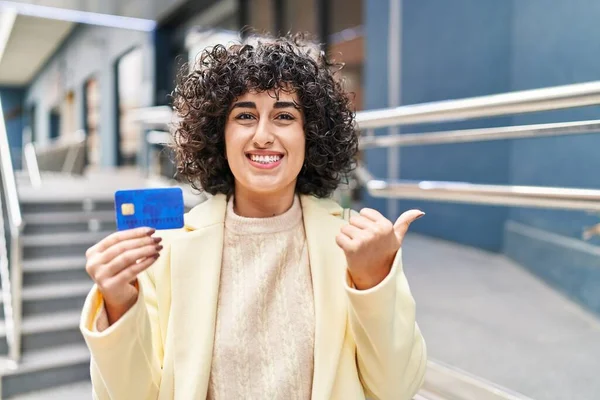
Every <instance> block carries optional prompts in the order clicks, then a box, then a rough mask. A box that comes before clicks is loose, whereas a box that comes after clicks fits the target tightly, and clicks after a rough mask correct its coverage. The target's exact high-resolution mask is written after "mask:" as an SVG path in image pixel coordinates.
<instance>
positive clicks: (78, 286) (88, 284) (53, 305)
mask: <svg viewBox="0 0 600 400" xmlns="http://www.w3.org/2000/svg"><path fill="white" fill-rule="evenodd" d="M92 286H93V283H92V280H91V279H89V278H88V279H85V280H78V281H74V282H64V283H60V282H59V283H45V284H39V285H32V286H27V287H24V288H23V316H24V317H28V316H32V315H40V314H42V315H43V314H48V313H53V312H62V311H81V309H82V307H83V303H84V301H85V297H86V296H87V294H88V293H89V291H90V290H91V288H92ZM2 305H3V302H2V300H1V299H0V306H2ZM0 317H1V318H4V308H3V307H0Z"/></svg>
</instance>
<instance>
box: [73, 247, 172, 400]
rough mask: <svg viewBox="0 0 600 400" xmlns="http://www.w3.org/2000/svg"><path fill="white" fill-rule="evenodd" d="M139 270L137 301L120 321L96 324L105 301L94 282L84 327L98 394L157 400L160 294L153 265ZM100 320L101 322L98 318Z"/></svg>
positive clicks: (107, 398) (101, 399)
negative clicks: (158, 293) (158, 295)
mask: <svg viewBox="0 0 600 400" xmlns="http://www.w3.org/2000/svg"><path fill="white" fill-rule="evenodd" d="M167 259H168V257H166V255H164V254H163V255H161V257H160V258H159V259H158V260H157V262H156V263H155V264H154V265H153V266H152V267H151V268H149V269H148V270H146V271H145V272H143V273H141V274H140V275H139V276H138V283H139V295H138V299H137V302H136V303H135V304H134V306H133V307H132V308H131V309H130V310H129V311H127V312H126V313H125V314H124V315H123V316H122V317H121V318H120V319H119V320H118V321H117V322H115V323H114V324H113V325H111V326H109V327H107V328H106V329H98V326H97V325H96V324H98V322H99V320H101V319H102V316H101V314H104V313H105V311H104V302H103V299H102V295H101V293H100V291H99V290H98V288H97V287H96V286H94V287H93V288H92V291H91V292H90V294H89V295H88V296H87V299H86V301H85V304H84V308H83V312H82V316H81V321H80V329H81V332H82V333H83V337H84V339H85V341H86V343H87V346H88V348H89V350H90V353H91V362H90V372H91V378H92V387H93V397H94V399H95V400H130V399H133V398H135V399H140V400H156V399H157V398H158V393H159V388H160V383H161V377H162V360H163V340H162V337H161V333H160V326H159V319H158V299H157V294H156V293H157V292H156V285H155V280H154V277H153V275H152V269H154V268H155V266H157V264H159V262H166V261H165V260H167ZM99 325H100V324H99Z"/></svg>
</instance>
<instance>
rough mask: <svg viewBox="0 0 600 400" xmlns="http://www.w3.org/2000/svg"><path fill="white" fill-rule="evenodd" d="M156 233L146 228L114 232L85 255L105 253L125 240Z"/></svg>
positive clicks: (154, 230)
mask: <svg viewBox="0 0 600 400" xmlns="http://www.w3.org/2000/svg"><path fill="white" fill-rule="evenodd" d="M154 232H156V229H154V228H145V227H143V228H135V229H128V230H125V231H119V232H114V233H112V234H110V235H108V236H107V237H105V238H104V239H102V240H101V241H100V242H98V243H97V244H95V245H94V246H92V247H90V248H89V249H88V250H87V251H86V253H85V255H86V257H89V256H90V255H91V254H94V253H99V252H103V251H104V250H106V249H108V248H109V247H111V246H114V245H115V244H117V243H119V242H122V241H124V240H129V239H136V238H141V237H144V236H150V235H152V234H154Z"/></svg>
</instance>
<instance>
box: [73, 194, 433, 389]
mask: <svg viewBox="0 0 600 400" xmlns="http://www.w3.org/2000/svg"><path fill="white" fill-rule="evenodd" d="M301 204H302V212H303V218H304V226H305V230H306V240H307V245H308V253H309V260H310V267H311V273H312V280H313V291H314V301H315V314H316V315H315V321H316V322H315V323H316V326H315V348H314V378H313V387H312V399H313V400H328V399H338V400H359V399H361V400H364V399H365V398H367V397H368V398H370V399H384V400H403V399H410V398H412V396H413V395H414V394H415V393H416V392H417V390H418V389H419V387H420V386H421V384H422V382H423V377H424V374H425V367H426V351H425V343H424V341H423V338H422V336H421V333H420V331H419V328H418V326H417V325H416V323H415V303H414V300H413V298H412V296H411V293H410V290H409V287H408V283H407V281H406V277H405V275H404V272H403V270H402V262H401V255H400V252H398V255H397V256H396V260H395V261H394V265H393V267H392V270H391V272H390V274H389V275H388V276H387V277H386V279H385V280H384V281H383V282H381V283H380V284H379V285H378V286H376V287H375V288H372V289H369V290H366V291H358V290H355V289H353V288H351V287H349V286H348V285H349V284H348V281H347V278H346V259H345V256H344V253H343V251H342V250H341V249H340V248H339V247H338V246H337V245H336V243H335V236H336V235H337V233H338V232H339V230H340V228H341V227H342V225H343V224H344V223H346V222H345V221H344V220H343V219H342V218H341V217H340V216H341V213H342V209H341V208H340V207H339V206H338V205H337V204H336V203H334V202H332V201H330V200H318V199H316V198H313V197H309V196H302V197H301ZM225 211H226V198H225V196H223V195H217V196H214V197H213V198H211V199H210V200H207V201H206V202H204V203H202V204H200V205H198V206H197V207H195V208H194V209H193V210H191V211H190V212H189V213H188V214H186V216H185V228H183V229H181V230H173V231H162V232H160V234H161V235H162V236H163V237H164V240H163V242H164V249H163V250H162V254H161V257H160V258H159V259H158V260H157V262H156V263H155V264H154V265H153V266H152V267H151V268H150V269H148V270H147V271H146V272H145V273H143V274H141V275H140V277H139V283H140V294H139V298H138V301H137V303H136V304H135V305H134V306H133V307H132V308H131V309H130V310H129V311H128V312H127V313H126V314H125V315H124V316H123V317H122V318H121V319H120V320H119V321H117V322H116V323H115V324H113V325H112V326H110V327H109V328H108V329H106V330H104V331H102V332H97V330H96V329H95V326H94V324H95V319H96V318H97V316H98V315H99V313H100V312H101V311H102V310H103V301H102V296H101V294H100V293H99V291H98V290H97V288H95V287H94V288H93V289H92V291H91V293H90V294H89V295H88V297H87V300H86V302H85V305H84V309H83V313H82V317H81V331H82V333H83V335H84V337H85V340H86V342H87V345H88V347H89V349H90V351H91V356H92V358H91V377H92V383H93V388H94V389H93V390H94V398H95V399H101V400H108V399H112V400H150V399H152V400H155V399H160V400H171V399H176V400H192V399H206V394H207V386H208V382H209V376H210V369H211V357H212V351H213V339H214V331H215V317H216V313H217V312H218V310H217V307H216V305H217V295H218V287H219V277H220V269H221V255H222V249H223V233H224V232H223V230H224V219H225ZM261 400H262V399H261Z"/></svg>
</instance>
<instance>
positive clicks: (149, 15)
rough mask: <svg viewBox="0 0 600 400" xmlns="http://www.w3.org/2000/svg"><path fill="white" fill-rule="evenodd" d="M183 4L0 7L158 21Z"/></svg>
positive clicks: (67, 0)
mask: <svg viewBox="0 0 600 400" xmlns="http://www.w3.org/2000/svg"><path fill="white" fill-rule="evenodd" d="M183 3H185V0H12V1H0V7H9V6H10V7H13V8H16V9H17V10H20V11H21V10H24V9H25V8H26V7H27V9H30V10H32V12H35V13H37V15H38V16H41V15H40V14H41V13H45V12H49V11H51V10H50V9H52V8H54V9H63V10H76V11H83V12H88V13H96V14H105V15H116V16H121V17H130V18H142V19H147V20H152V21H159V20H161V19H162V18H164V17H165V16H166V15H168V14H169V13H170V12H171V11H173V10H174V9H175V8H177V7H179V6H180V5H181V4H183Z"/></svg>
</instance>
